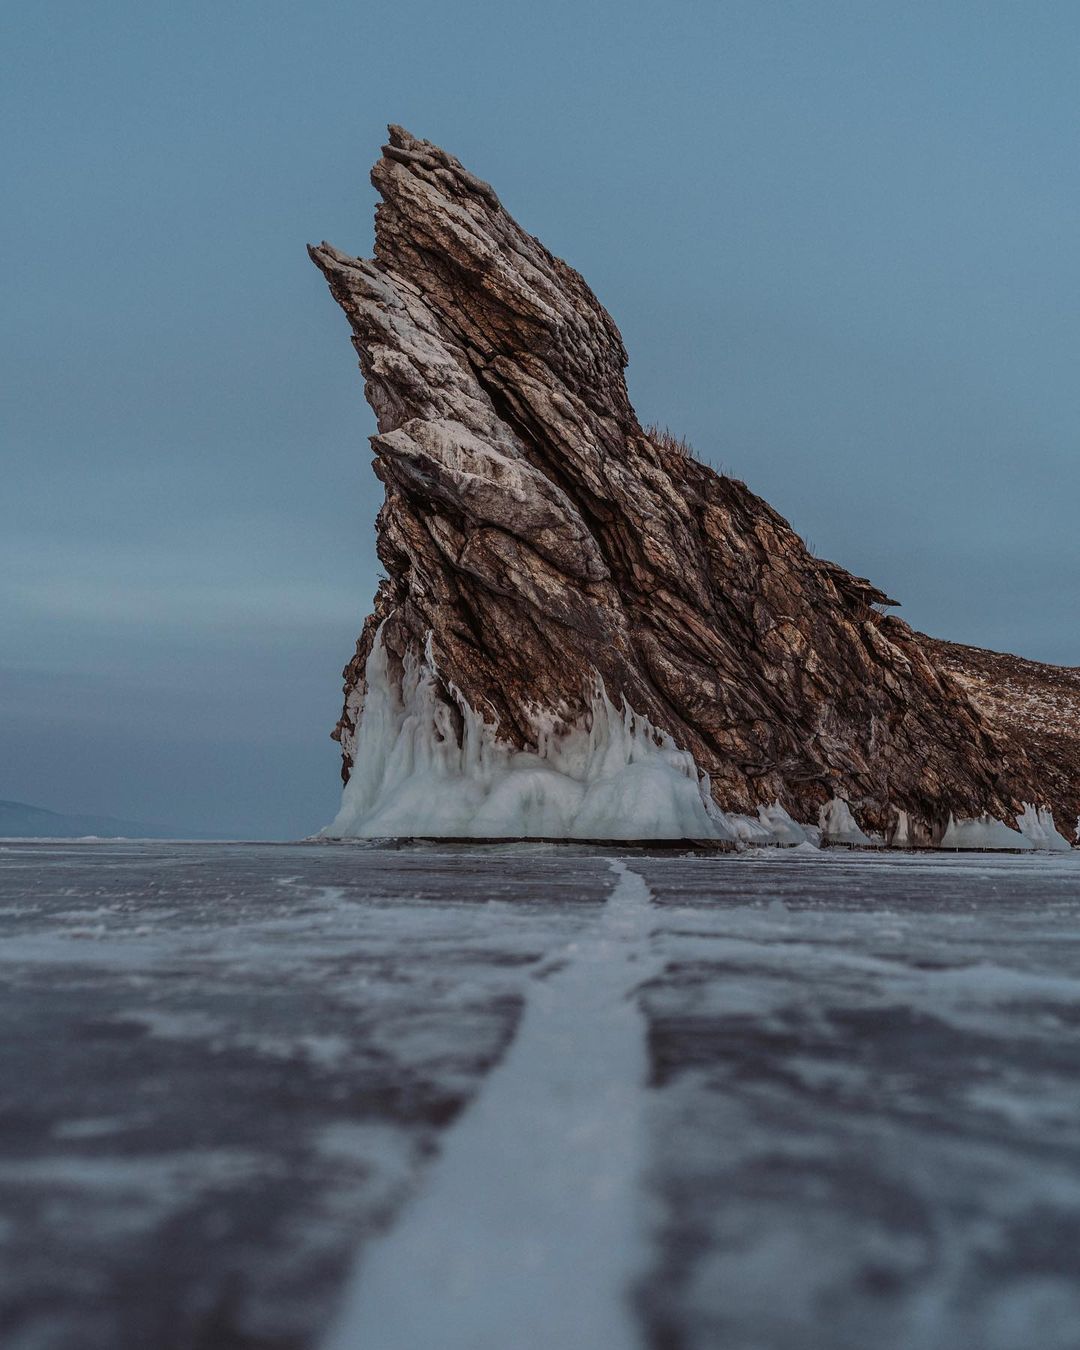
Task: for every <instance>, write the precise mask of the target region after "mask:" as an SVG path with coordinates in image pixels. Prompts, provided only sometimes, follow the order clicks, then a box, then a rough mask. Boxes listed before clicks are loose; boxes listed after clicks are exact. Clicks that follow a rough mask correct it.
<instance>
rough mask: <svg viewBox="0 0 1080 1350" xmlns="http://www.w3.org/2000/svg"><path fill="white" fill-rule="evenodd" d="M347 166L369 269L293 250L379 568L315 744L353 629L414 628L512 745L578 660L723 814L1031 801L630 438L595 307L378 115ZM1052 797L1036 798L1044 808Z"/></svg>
mask: <svg viewBox="0 0 1080 1350" xmlns="http://www.w3.org/2000/svg"><path fill="white" fill-rule="evenodd" d="M372 181H373V183H374V184H375V186H376V187H377V188H378V189H379V191H380V193H381V194H382V197H383V201H382V203H381V204H380V206H379V207H378V210H377V212H376V237H375V257H374V258H373V259H371V260H368V261H364V260H360V259H357V258H352V257H349V256H348V255H346V254H344V253H341V252H339V251H338V250H337V249H335V248H333V247H332V246H331V245H329V244H321V245H319V246H318V247H317V248H312V249H311V250H310V252H311V257H312V259H313V260H314V262H315V263H316V265H317V266H318V267H319V268H320V269H321V270H322V272H323V273H324V275H325V277H326V279H327V281H328V282H329V285H330V290H331V292H332V293H333V296H334V298H335V300H337V302H338V303H339V304H340V305H341V307H342V309H343V310H344V311H345V314H346V316H347V317H348V320H349V323H350V325H351V327H352V332H353V339H352V340H353V345H354V347H355V348H356V351H357V353H358V354H359V357H360V367H361V370H362V371H363V374H364V378H365V380H366V392H367V397H368V400H369V401H370V403H371V405H372V407H373V408H374V410H375V413H376V415H377V418H378V427H379V430H378V434H377V435H375V436H373V437H372V446H373V448H374V451H375V455H376V458H375V464H374V467H375V472H376V473H377V474H378V476H379V478H380V479H381V480H382V482H383V483H384V484H385V488H386V499H385V504H384V505H383V507H382V510H381V511H380V513H379V517H378V554H379V558H380V560H381V561H382V563H383V566H384V567H385V569H386V572H387V574H388V579H387V580H385V581H384V582H383V583H382V584H381V585H380V587H379V591H378V594H377V596H376V598H375V605H374V612H373V613H372V615H371V616H370V617H369V618H368V620H367V622H366V623H365V625H364V629H363V632H362V634H361V636H360V640H359V642H358V644H357V650H356V655H355V657H354V658H353V660H352V661H351V662H350V664H349V666H348V667H347V669H346V671H345V681H346V683H345V692H346V702H345V711H344V714H343V716H342V720H341V722H340V723H339V726H338V729H337V731H336V732H335V736H336V737H337V738H338V739H339V740H340V741H341V745H342V751H343V757H344V776H345V777H346V778H347V777H348V774H349V770H350V768H351V764H352V755H353V750H354V746H355V731H356V723H357V717H358V715H359V712H360V709H361V707H362V703H363V694H364V667H365V662H366V659H367V657H368V654H369V652H370V650H371V646H372V643H373V641H374V637H375V633H376V630H377V628H378V627H379V625H380V624H381V625H383V630H382V631H383V642H384V645H385V647H386V649H387V651H388V653H389V655H390V659H391V667H392V669H395V670H397V671H400V669H401V663H402V662H403V661H404V659H405V657H406V654H407V653H408V652H410V651H411V652H412V653H413V654H414V655H419V654H420V653H422V652H423V650H424V646H425V643H426V642H427V640H428V638H429V635H431V642H432V650H433V653H434V656H435V659H436V662H437V666H438V670H439V673H440V677H441V678H442V679H443V681H444V682H447V685H448V684H449V683H452V684H453V685H454V686H456V688H457V690H458V691H460V694H461V696H462V697H463V698H464V699H465V700H466V701H467V702H468V703H469V704H470V705H471V706H472V707H473V708H474V709H477V710H478V711H480V712H481V713H482V714H483V716H484V717H485V718H486V719H487V721H488V722H496V721H497V723H498V727H499V735H500V736H501V737H502V738H504V739H505V740H507V741H509V742H512V743H514V744H516V745H518V746H519V747H529V744H530V740H531V737H532V735H533V734H534V733H533V732H532V731H531V730H530V728H531V727H532V726H533V720H532V718H531V716H530V709H535V708H537V707H540V708H544V709H547V710H550V711H553V712H555V713H557V714H558V715H559V716H560V717H562V718H563V719H565V720H566V721H567V722H572V721H574V720H575V719H579V718H583V717H587V715H588V708H589V691H590V688H591V686H592V683H593V680H594V675H593V672H594V671H595V672H598V673H599V674H600V676H602V678H603V680H604V683H605V685H606V688H607V692H608V694H609V695H610V697H611V698H612V699H613V700H614V701H615V703H616V704H618V703H619V700H620V699H622V700H624V701H625V702H626V703H628V704H629V705H630V706H631V707H633V708H634V709H635V710H636V711H637V712H640V713H644V714H645V715H646V716H647V717H648V718H649V719H650V720H651V721H652V722H653V724H654V725H655V726H657V727H659V728H663V729H664V730H666V731H667V732H669V733H670V735H671V736H672V737H673V738H674V740H675V742H676V743H677V744H678V746H680V747H681V748H683V749H685V750H688V751H690V752H691V753H692V754H693V756H694V758H695V760H696V761H697V764H698V766H699V767H700V768H701V769H702V770H703V771H705V772H707V773H708V774H709V775H710V776H711V781H712V791H713V796H714V798H715V799H716V801H717V803H718V804H719V805H720V806H721V807H722V808H723V809H725V810H735V811H748V810H751V809H752V808H753V807H755V806H756V805H757V804H758V803H759V802H764V801H772V800H773V799H774V798H776V797H779V798H780V800H781V802H782V803H783V804H784V805H785V806H786V807H787V808H788V809H789V810H790V811H791V813H792V814H793V815H794V816H795V817H796V818H798V819H804V820H805V819H814V818H816V812H817V808H818V806H819V805H820V804H821V803H822V802H824V801H826V800H827V799H828V798H830V797H831V796H833V795H834V794H835V793H839V794H840V795H843V796H846V797H847V798H848V799H849V801H850V802H851V804H852V807H853V809H854V810H855V812H856V814H857V815H858V816H859V817H860V818H861V820H862V821H863V823H864V824H865V825H867V826H872V827H876V828H878V829H888V827H889V826H890V823H891V821H892V819H893V818H894V817H895V813H896V811H897V809H904V810H906V811H908V812H909V813H910V814H911V815H912V816H913V817H915V818H917V820H918V821H920V822H923V823H924V824H925V826H926V827H927V828H928V829H930V830H932V829H933V828H935V827H937V826H939V825H940V824H941V823H942V822H943V821H944V820H945V819H946V818H947V816H948V814H949V812H950V811H952V812H955V813H956V814H957V815H965V816H968V815H974V814H977V813H979V812H981V811H990V812H991V813H992V814H993V815H996V816H1000V817H1002V818H1008V816H1009V814H1010V813H1011V812H1012V811H1015V810H1016V809H1018V808H1019V806H1020V803H1021V801H1022V800H1024V799H1026V800H1030V801H1036V800H1039V801H1042V800H1043V799H1044V794H1042V793H1041V791H1040V786H1039V773H1038V772H1037V769H1036V766H1035V765H1034V764H1033V763H1032V762H1031V759H1030V757H1029V755H1028V753H1027V743H1026V742H1025V740H1024V738H1023V737H1017V736H1015V735H1003V734H1002V733H1001V730H1000V727H999V726H998V725H997V724H996V723H993V722H991V721H990V720H988V719H987V717H986V716H984V715H983V713H982V712H980V711H979V709H978V707H977V706H976V703H975V702H973V701H972V699H971V698H970V697H969V686H966V685H964V684H961V683H959V682H958V681H957V680H956V679H955V678H954V677H953V676H952V675H951V674H950V673H949V669H948V664H949V663H947V662H945V661H943V660H942V653H941V649H940V647H939V646H937V645H936V644H933V643H931V642H929V641H928V640H927V639H924V638H922V637H921V636H920V635H918V634H916V633H914V632H913V631H912V630H911V629H910V628H909V627H908V626H907V625H906V624H904V623H902V622H901V621H900V620H898V619H896V618H894V617H886V616H884V615H883V614H882V613H881V608H882V607H883V606H885V605H889V604H892V603H893V602H892V601H889V600H888V599H887V597H885V596H884V595H883V594H882V593H881V592H880V591H878V590H876V589H875V588H874V587H873V586H872V585H871V584H870V583H869V582H868V581H865V580H863V579H861V578H858V577H854V576H851V575H850V574H849V573H847V572H845V571H844V570H843V569H842V568H840V567H837V566H835V565H834V564H832V563H827V562H822V561H820V560H819V559H817V558H815V557H813V556H812V555H811V554H810V553H809V552H808V550H807V549H806V547H805V545H804V544H803V541H802V540H801V539H800V538H799V536H798V535H796V534H795V532H794V531H793V530H792V529H791V527H790V526H789V525H788V524H787V522H786V521H785V520H783V519H782V518H781V517H780V516H779V515H777V513H776V512H775V511H773V510H772V509H771V508H770V507H769V506H768V505H767V504H766V503H765V502H763V501H762V500H761V499H760V498H759V497H756V496H755V495H754V494H753V493H752V492H750V491H749V490H748V489H747V488H746V487H745V486H744V485H743V484H742V483H740V482H737V481H735V480H733V479H730V478H725V477H722V476H720V475H718V474H716V473H714V472H713V471H712V470H711V469H709V468H707V467H706V466H705V465H703V464H701V463H698V462H696V461H695V460H694V459H693V458H691V457H689V456H687V455H686V454H685V453H681V452H680V451H679V449H678V447H676V446H674V445H672V444H670V443H668V442H667V441H665V440H664V439H663V438H659V437H657V438H651V437H650V436H649V435H647V434H646V433H645V431H644V430H643V429H642V427H641V426H640V425H639V423H638V421H637V418H636V417H635V415H634V411H633V409H632V408H631V406H630V402H629V399H628V397H627V390H626V384H625V381H624V378H623V369H624V367H625V365H626V361H627V358H626V353H625V351H624V349H623V345H622V340H621V338H620V336H619V332H618V329H617V328H616V327H615V324H614V322H613V321H612V319H611V316H610V315H609V314H608V313H607V311H606V310H605V309H604V308H603V307H602V306H601V304H600V303H599V301H598V300H597V299H596V297H595V296H594V295H593V294H592V292H591V291H590V290H589V288H588V286H587V285H586V284H585V282H584V280H583V279H582V278H581V276H580V275H579V274H578V273H577V272H576V271H574V269H573V268H572V267H570V266H568V265H567V264H566V263H565V262H562V261H561V260H560V259H558V258H556V257H553V256H552V254H550V253H549V252H548V251H547V249H545V248H544V247H543V245H542V244H541V243H540V242H539V241H538V240H536V239H534V238H533V237H532V236H531V235H529V234H526V233H525V231H524V230H522V229H521V228H520V226H518V225H517V224H516V222H515V221H514V220H513V219H511V217H510V216H509V215H508V214H507V212H506V211H505V210H504V209H503V207H502V206H501V205H500V203H499V200H498V198H497V197H496V195H495V193H494V192H493V191H492V189H491V188H490V187H489V186H488V185H487V184H486V183H483V182H481V181H480V180H479V179H477V178H475V177H474V176H473V175H472V174H470V173H469V172H467V171H466V170H465V169H464V168H463V167H462V166H461V165H460V164H459V163H458V161H457V160H456V159H454V158H453V157H452V156H450V155H448V154H446V153H445V152H444V151H442V150H440V149H438V148H437V147H436V146H434V145H432V144H430V143H429V142H427V141H421V140H416V139H415V138H414V137H412V136H410V135H409V134H408V133H407V132H405V131H403V130H402V129H401V128H398V127H391V129H390V143H389V145H387V146H385V147H384V150H383V156H382V158H381V159H380V160H379V162H378V163H377V164H376V165H375V168H374V170H373V172H372ZM447 703H448V706H449V707H450V708H451V709H453V710H455V712H456V708H457V704H456V702H455V701H454V699H452V698H450V697H449V696H448V697H447ZM533 748H534V747H533ZM1057 789H1058V784H1057V782H1056V780H1055V790H1057ZM1061 790H1062V791H1064V789H1061ZM1070 791H1071V792H1072V796H1071V798H1070V799H1069V800H1070V802H1071V803H1072V804H1071V805H1067V803H1066V801H1065V800H1064V799H1061V800H1053V799H1052V800H1051V801H1050V802H1049V804H1050V805H1051V807H1054V808H1056V809H1057V810H1058V811H1060V812H1062V819H1063V821H1064V820H1067V819H1068V813H1069V811H1070V810H1071V811H1074V812H1075V809H1076V806H1075V801H1076V796H1077V794H1076V791H1075V784H1074V786H1073V788H1072V789H1070Z"/></svg>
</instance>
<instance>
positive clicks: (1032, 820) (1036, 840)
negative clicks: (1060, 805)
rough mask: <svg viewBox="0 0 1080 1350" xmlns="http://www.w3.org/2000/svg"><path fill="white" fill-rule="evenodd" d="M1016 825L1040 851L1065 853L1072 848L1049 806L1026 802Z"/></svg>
mask: <svg viewBox="0 0 1080 1350" xmlns="http://www.w3.org/2000/svg"><path fill="white" fill-rule="evenodd" d="M1016 826H1017V829H1019V831H1020V833H1021V834H1022V835H1023V836H1024V837H1025V838H1026V839H1028V840H1030V841H1031V843H1032V845H1033V846H1034V847H1035V848H1037V849H1038V850H1039V851H1040V852H1043V853H1047V852H1049V853H1065V852H1068V851H1069V850H1070V849H1071V848H1072V844H1070V843H1069V841H1068V840H1067V839H1066V838H1065V836H1064V835H1063V834H1061V833H1060V832H1059V831H1058V829H1057V826H1056V825H1055V824H1054V813H1053V811H1051V810H1050V809H1049V807H1046V806H1039V807H1036V806H1034V805H1033V804H1032V803H1031V802H1025V803H1024V810H1023V812H1022V813H1021V814H1020V815H1018V816H1017V817H1016Z"/></svg>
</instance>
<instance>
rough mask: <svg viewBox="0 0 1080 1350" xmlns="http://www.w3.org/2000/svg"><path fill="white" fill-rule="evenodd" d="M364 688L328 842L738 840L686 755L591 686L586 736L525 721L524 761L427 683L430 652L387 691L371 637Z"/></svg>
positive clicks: (408, 662)
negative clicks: (529, 728)
mask: <svg viewBox="0 0 1080 1350" xmlns="http://www.w3.org/2000/svg"><path fill="white" fill-rule="evenodd" d="M365 686H366V692H365V696H364V700H363V708H362V712H361V715H360V721H359V724H358V727H357V736H356V765H355V768H354V770H353V773H352V774H351V776H350V778H349V781H348V783H347V785H346V787H345V791H344V794H343V796H342V803H341V810H340V811H339V812H338V815H337V817H336V819H335V820H334V822H333V823H332V824H331V825H330V826H328V827H327V829H326V830H325V831H324V832H323V833H324V834H325V835H326V836H328V837H331V838H340V837H359V838H380V837H389V836H412V837H418V836H419V837H429V836H433V837H437V838H563V839H650V838H652V839H701V840H713V841H724V842H735V841H736V839H738V838H742V837H743V836H742V835H741V834H740V833H739V832H737V831H735V830H733V829H732V828H731V826H730V824H729V822H728V820H727V818H726V817H725V816H724V815H723V813H722V812H720V811H719V810H718V809H717V807H716V805H715V803H714V802H713V800H712V797H711V795H710V793H709V784H708V780H707V779H703V778H702V777H701V775H700V774H699V773H698V770H697V766H696V765H695V763H694V759H693V756H692V755H690V754H688V753H687V752H686V751H683V750H679V749H678V748H677V747H676V746H675V744H674V742H673V741H672V739H671V737H670V736H668V735H666V734H665V733H664V732H662V731H658V730H657V729H656V728H655V727H654V726H653V725H652V724H651V723H650V722H649V720H648V718H646V717H642V716H641V715H640V714H638V713H635V712H634V711H633V710H632V709H631V708H630V707H628V706H627V707H625V708H624V709H623V710H622V711H621V712H620V711H619V710H618V709H616V708H615V706H614V704H613V703H612V702H611V700H610V699H609V698H608V695H607V692H606V690H605V689H604V686H603V682H602V681H600V680H599V679H598V680H596V681H595V682H594V685H593V689H592V699H591V708H590V715H589V717H588V719H587V722H588V725H583V724H580V723H579V724H571V725H569V726H566V725H563V726H560V725H559V723H558V719H556V718H554V717H552V716H550V715H544V714H534V734H535V746H536V748H535V749H534V750H519V749H518V748H517V747H516V746H514V745H513V744H511V743H509V742H507V741H505V740H502V739H500V737H499V735H498V726H497V724H493V723H489V722H487V721H485V719H484V718H483V717H482V716H481V715H480V714H479V713H478V712H477V711H476V710H475V709H473V708H472V707H471V706H470V705H469V704H468V703H467V702H466V700H465V699H464V698H463V697H462V696H461V693H460V691H459V690H458V689H456V688H455V686H454V685H453V684H451V683H449V682H448V681H446V680H445V679H442V678H441V677H440V674H439V671H438V669H437V666H436V662H435V659H434V655H433V651H432V643H431V641H430V639H429V641H428V643H427V645H426V649H425V654H424V657H423V659H421V660H417V659H415V658H414V657H413V656H412V655H411V654H409V655H407V656H406V659H405V662H404V668H403V671H402V674H401V678H400V680H398V679H396V678H395V677H394V675H393V673H392V672H391V670H390V663H389V661H388V654H387V651H386V648H385V646H384V644H383V642H382V640H381V636H380V637H379V639H378V640H376V642H375V643H374V645H373V646H372V649H371V653H370V655H369V657H368V661H367V666H366V670H365ZM446 694H449V695H450V698H451V699H452V700H453V706H451V704H450V703H449V702H447V700H446V697H445V695H446ZM754 823H755V825H756V824H757V822H756V821H755V822H754ZM761 835H762V836H763V842H772V839H771V836H770V835H769V833H768V832H767V831H765V830H761Z"/></svg>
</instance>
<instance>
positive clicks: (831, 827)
mask: <svg viewBox="0 0 1080 1350" xmlns="http://www.w3.org/2000/svg"><path fill="white" fill-rule="evenodd" d="M818 824H819V825H820V827H821V841H822V843H824V844H858V845H859V846H860V847H863V848H865V847H866V846H867V845H870V844H880V843H881V842H882V841H881V840H880V839H871V838H870V836H869V835H868V834H864V833H863V831H862V830H861V829H859V826H858V824H857V823H856V820H855V817H854V816H853V815H852V814H851V807H850V806H849V805H848V804H847V802H846V801H845V800H844V799H843V797H834V798H833V799H832V801H830V802H826V803H825V805H824V806H823V807H822V808H821V810H820V811H819V812H818Z"/></svg>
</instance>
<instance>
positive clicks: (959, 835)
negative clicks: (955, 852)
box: [941, 815, 1035, 850]
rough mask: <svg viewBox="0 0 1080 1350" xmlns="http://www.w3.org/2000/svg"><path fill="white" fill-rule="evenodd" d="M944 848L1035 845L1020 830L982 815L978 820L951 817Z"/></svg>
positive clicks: (1015, 847) (999, 847) (1004, 847)
mask: <svg viewBox="0 0 1080 1350" xmlns="http://www.w3.org/2000/svg"><path fill="white" fill-rule="evenodd" d="M941 847H942V848H963V849H968V848H972V849H990V850H994V849H1023V850H1029V849H1033V848H1034V847H1035V845H1034V844H1033V843H1032V842H1031V840H1030V839H1028V838H1027V837H1026V836H1025V835H1023V834H1021V833H1020V832H1019V831H1018V830H1013V829H1010V828H1009V826H1008V825H1006V824H1005V823H1004V822H1003V821H1000V820H995V819H994V817H993V816H989V815H982V816H979V818H978V819H977V820H956V819H955V818H954V817H953V816H950V817H949V825H948V828H947V829H946V831H945V834H944V836H943V837H942V840H941Z"/></svg>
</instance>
